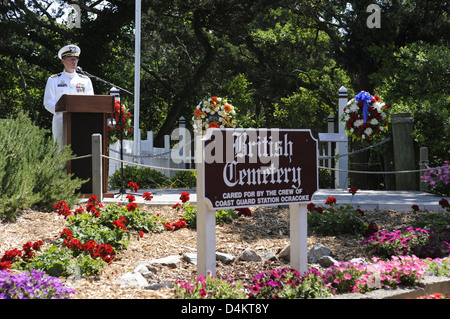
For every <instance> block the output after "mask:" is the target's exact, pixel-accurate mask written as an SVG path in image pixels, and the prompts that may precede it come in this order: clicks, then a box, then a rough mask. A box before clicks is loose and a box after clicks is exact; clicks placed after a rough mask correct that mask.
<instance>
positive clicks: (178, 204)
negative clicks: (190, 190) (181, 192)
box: [172, 203, 181, 209]
mask: <svg viewBox="0 0 450 319" xmlns="http://www.w3.org/2000/svg"><path fill="white" fill-rule="evenodd" d="M178 207H181V204H180V203H176V204H175V205H173V207H172V208H174V209H177V208H178Z"/></svg>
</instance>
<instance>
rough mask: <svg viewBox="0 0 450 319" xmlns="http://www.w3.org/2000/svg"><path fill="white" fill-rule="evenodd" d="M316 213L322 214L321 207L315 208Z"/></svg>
mask: <svg viewBox="0 0 450 319" xmlns="http://www.w3.org/2000/svg"><path fill="white" fill-rule="evenodd" d="M315 209H316V212H318V213H319V214H322V213H323V208H322V207H316V208H315Z"/></svg>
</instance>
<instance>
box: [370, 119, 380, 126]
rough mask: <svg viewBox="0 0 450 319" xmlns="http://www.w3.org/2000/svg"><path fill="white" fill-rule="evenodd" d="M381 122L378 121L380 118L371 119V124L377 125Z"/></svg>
mask: <svg viewBox="0 0 450 319" xmlns="http://www.w3.org/2000/svg"><path fill="white" fill-rule="evenodd" d="M378 123H379V122H378V120H377V119H371V120H370V124H372V125H377V124H378Z"/></svg>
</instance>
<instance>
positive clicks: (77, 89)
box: [44, 71, 94, 143]
mask: <svg viewBox="0 0 450 319" xmlns="http://www.w3.org/2000/svg"><path fill="white" fill-rule="evenodd" d="M64 94H87V95H88V94H90V95H93V94H94V88H93V87H92V82H91V79H90V78H89V77H87V76H85V75H81V74H78V73H76V72H73V73H68V72H66V71H63V72H61V73H58V74H54V75H52V76H51V77H49V78H48V80H47V85H46V86H45V94H44V106H45V108H46V109H47V110H48V111H49V112H50V113H52V114H53V123H52V133H53V140H54V141H55V142H56V141H58V142H60V143H62V142H63V141H62V134H63V114H62V113H61V112H55V106H56V102H58V100H59V99H60V97H61V96H62V95H64Z"/></svg>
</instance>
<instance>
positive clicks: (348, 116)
mask: <svg viewBox="0 0 450 319" xmlns="http://www.w3.org/2000/svg"><path fill="white" fill-rule="evenodd" d="M349 119H350V115H347V114H345V115H344V121H346V122H347V121H348V120H349Z"/></svg>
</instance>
